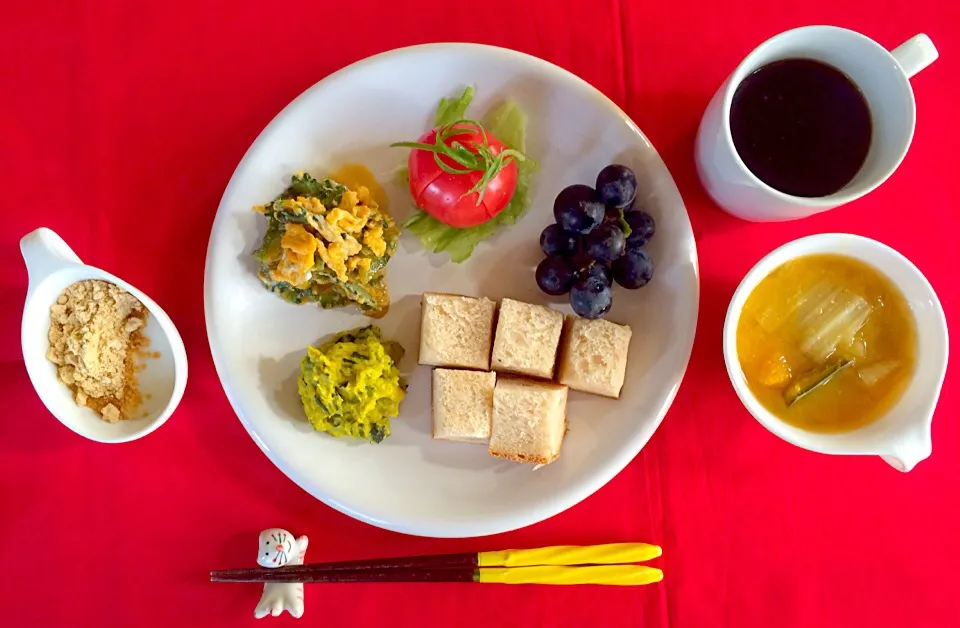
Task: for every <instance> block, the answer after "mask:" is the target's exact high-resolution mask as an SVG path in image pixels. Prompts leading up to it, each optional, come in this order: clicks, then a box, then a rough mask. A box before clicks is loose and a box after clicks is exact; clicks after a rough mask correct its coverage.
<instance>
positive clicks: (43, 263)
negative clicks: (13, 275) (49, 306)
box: [20, 227, 83, 290]
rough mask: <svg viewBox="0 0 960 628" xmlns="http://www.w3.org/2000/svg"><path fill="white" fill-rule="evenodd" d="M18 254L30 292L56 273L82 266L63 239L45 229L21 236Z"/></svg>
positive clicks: (41, 228) (50, 230)
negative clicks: (25, 267) (63, 269)
mask: <svg viewBox="0 0 960 628" xmlns="http://www.w3.org/2000/svg"><path fill="white" fill-rule="evenodd" d="M20 253H21V254H22V255H23V261H24V263H25V264H26V265H27V275H28V277H29V280H30V289H31V290H32V289H33V288H34V286H36V285H37V284H38V283H39V282H40V281H42V280H44V279H46V278H47V277H49V276H50V275H51V274H53V273H55V272H56V271H58V270H60V269H62V268H65V267H67V266H72V265H77V264H83V262H82V261H80V258H79V257H78V256H77V254H76V253H74V252H73V249H71V248H70V246H69V245H68V244H67V243H66V242H64V241H63V238H61V237H60V236H59V235H57V234H56V233H55V232H54V231H53V230H52V229H47V228H46V227H40V228H39V229H37V230H35V231H31V232H30V233H28V234H27V235H25V236H23V238H22V239H21V240H20Z"/></svg>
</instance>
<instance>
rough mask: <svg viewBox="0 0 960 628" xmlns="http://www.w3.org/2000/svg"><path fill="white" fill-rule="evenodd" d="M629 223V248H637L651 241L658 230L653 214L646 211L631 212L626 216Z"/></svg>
mask: <svg viewBox="0 0 960 628" xmlns="http://www.w3.org/2000/svg"><path fill="white" fill-rule="evenodd" d="M626 220H627V224H628V225H630V235H629V236H627V248H628V249H637V248H640V247H641V246H643V245H644V244H646V243H647V242H649V241H650V238H652V237H653V235H654V233H656V231H657V226H656V223H654V221H653V216H651V215H650V214H648V213H647V212H645V211H642V210H637V211H634V212H630V213H629V214H627V216H626Z"/></svg>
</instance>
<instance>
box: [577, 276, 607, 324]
mask: <svg viewBox="0 0 960 628" xmlns="http://www.w3.org/2000/svg"><path fill="white" fill-rule="evenodd" d="M611 305H613V295H612V294H611V292H610V286H608V285H607V284H605V283H603V279H601V278H600V277H584V278H583V279H580V280H579V281H577V283H575V284H573V288H571V289H570V307H572V308H573V311H574V312H576V314H577V315H578V316H582V317H583V318H601V317H603V315H604V314H606V313H607V312H609V311H610V306H611Z"/></svg>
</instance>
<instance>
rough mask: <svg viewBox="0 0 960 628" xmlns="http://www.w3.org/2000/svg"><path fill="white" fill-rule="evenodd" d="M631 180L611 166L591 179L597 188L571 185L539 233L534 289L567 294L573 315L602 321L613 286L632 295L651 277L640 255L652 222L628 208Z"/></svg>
mask: <svg viewBox="0 0 960 628" xmlns="http://www.w3.org/2000/svg"><path fill="white" fill-rule="evenodd" d="M636 198H637V177H636V175H635V174H634V173H633V171H632V170H630V168H627V167H626V166H621V165H619V164H613V165H610V166H607V167H606V168H604V169H603V170H601V171H600V174H599V175H597V187H596V188H592V187H590V186H588V185H579V184H578V185H571V186H569V187H566V188H564V189H563V190H562V191H561V192H560V194H558V195H557V199H556V200H555V201H554V203H553V215H554V218H556V223H555V224H552V225H550V226H548V227H547V228H546V229H544V230H543V233H541V234H540V248H541V249H543V252H544V254H545V255H546V256H547V257H546V258H545V259H544V260H543V261H542V262H540V265H539V266H537V285H538V286H539V287H540V290H542V291H543V292H545V293H546V294H549V295H560V294H567V293H569V294H570V306H571V307H573V311H574V312H576V313H577V315H578V316H582V317H584V318H602V317H603V316H604V315H605V314H606V313H607V312H609V311H610V306H611V305H613V295H612V293H611V287H612V284H613V282H614V281H615V282H617V283H618V284H620V285H621V286H623V287H624V288H627V289H630V290H635V289H637V288H640V287H642V286H645V285H647V283H648V282H649V281H650V278H651V277H653V261H652V260H651V259H650V257H649V256H648V255H647V254H646V252H645V251H644V250H643V246H644V245H645V244H646V243H647V242H649V241H650V238H652V237H653V234H654V231H655V225H654V222H653V217H652V216H650V214H648V213H647V212H645V211H642V210H640V209H636V208H634V205H635V203H636Z"/></svg>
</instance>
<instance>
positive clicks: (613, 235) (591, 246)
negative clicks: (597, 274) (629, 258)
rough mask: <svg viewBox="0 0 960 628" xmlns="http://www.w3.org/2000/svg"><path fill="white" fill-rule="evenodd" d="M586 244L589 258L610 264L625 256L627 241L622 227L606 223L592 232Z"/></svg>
mask: <svg viewBox="0 0 960 628" xmlns="http://www.w3.org/2000/svg"><path fill="white" fill-rule="evenodd" d="M585 243H586V252H587V255H588V256H589V257H591V258H593V259H595V260H598V261H601V262H608V263H609V262H612V261H613V260H615V259H617V258H618V257H620V256H621V255H622V254H623V249H624V248H625V246H626V239H625V238H624V237H623V231H620V227H618V226H617V225H612V224H610V223H606V224H602V225H600V226H599V227H597V228H596V229H594V230H593V231H591V232H590V234H589V235H588V236H587V238H586V242H585Z"/></svg>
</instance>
